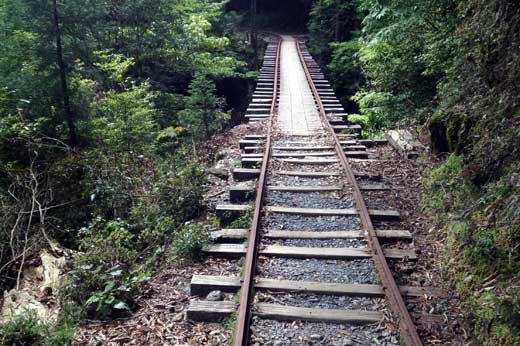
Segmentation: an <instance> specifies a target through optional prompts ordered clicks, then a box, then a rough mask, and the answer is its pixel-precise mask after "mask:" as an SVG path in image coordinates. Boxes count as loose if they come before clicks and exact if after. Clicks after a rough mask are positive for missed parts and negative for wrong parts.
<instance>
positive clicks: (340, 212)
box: [265, 206, 400, 220]
mask: <svg viewBox="0 0 520 346" xmlns="http://www.w3.org/2000/svg"><path fill="white" fill-rule="evenodd" d="M265 210H266V211H268V212H271V213H285V214H301V215H317V216H319V215H330V216H332V215H335V216H352V215H358V214H359V213H358V211H357V209H355V208H345V209H329V208H294V207H279V206H266V207H265ZM368 212H369V214H370V216H372V217H374V218H380V219H386V220H389V219H399V217H400V214H399V212H398V211H396V210H378V209H369V210H368Z"/></svg>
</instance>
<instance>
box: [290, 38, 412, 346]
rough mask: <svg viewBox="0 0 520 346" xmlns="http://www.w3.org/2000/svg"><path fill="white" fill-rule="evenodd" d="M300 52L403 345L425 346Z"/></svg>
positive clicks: (298, 44)
mask: <svg viewBox="0 0 520 346" xmlns="http://www.w3.org/2000/svg"><path fill="white" fill-rule="evenodd" d="M296 48H297V50H298V55H299V57H300V61H301V63H302V66H303V69H304V71H305V76H306V77H307V82H308V83H309V86H310V87H311V89H312V93H313V94H314V98H315V100H316V103H317V105H318V109H319V113H320V117H321V119H322V122H323V124H324V126H325V128H326V129H327V131H328V132H330V134H331V135H332V137H333V138H334V143H335V145H334V146H335V149H336V152H337V154H338V156H339V158H340V161H341V165H342V166H343V168H344V169H345V172H346V174H347V178H348V180H349V182H350V183H351V184H352V187H353V189H354V198H355V201H356V206H357V209H358V211H359V215H360V218H361V223H362V225H363V228H364V229H365V230H366V231H367V234H368V236H367V238H368V243H369V246H370V250H371V251H372V258H373V261H374V264H375V266H376V268H377V270H378V272H379V276H380V277H381V282H382V285H383V289H384V291H385V295H386V297H387V298H388V300H389V302H390V305H391V307H392V310H393V312H394V313H395V314H397V316H398V318H399V327H400V331H401V336H402V338H403V341H404V342H405V344H406V345H407V346H421V345H422V342H421V339H420V338H419V334H418V333H417V328H416V326H415V324H414V322H413V321H412V318H411V316H410V313H409V312H408V309H407V308H406V304H405V303H404V300H403V297H402V296H401V293H400V291H399V287H398V286H397V284H396V282H395V279H394V276H393V275H392V272H391V270H390V267H389V266H388V263H387V261H386V257H385V255H384V252H383V248H382V247H381V244H380V242H379V239H378V237H377V233H376V231H375V229H374V225H373V224H372V220H371V219H370V215H369V213H368V208H367V206H366V203H365V200H364V199H363V195H362V194H361V189H360V188H359V185H358V184H357V181H356V178H355V176H354V172H353V170H352V167H351V165H350V163H349V160H348V158H347V156H346V155H345V152H344V151H343V147H342V146H341V143H340V141H339V138H338V136H337V134H336V133H335V132H334V129H333V128H332V126H331V125H330V123H329V121H328V119H327V115H326V114H325V109H324V108H323V104H322V102H321V98H320V95H319V93H318V90H317V89H316V86H315V85H314V81H313V80H312V77H311V74H310V72H309V69H308V67H307V64H306V62H305V58H304V56H303V53H302V50H301V47H300V41H299V40H298V39H297V38H296Z"/></svg>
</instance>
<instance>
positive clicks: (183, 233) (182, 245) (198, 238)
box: [169, 223, 209, 263]
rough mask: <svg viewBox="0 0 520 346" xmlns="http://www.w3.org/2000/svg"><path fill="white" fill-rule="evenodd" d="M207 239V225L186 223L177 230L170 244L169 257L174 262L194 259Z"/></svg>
mask: <svg viewBox="0 0 520 346" xmlns="http://www.w3.org/2000/svg"><path fill="white" fill-rule="evenodd" d="M208 241H209V229H208V226H206V225H203V224H200V223H188V224H186V225H185V226H184V227H182V228H181V229H179V230H178V232H177V234H176V236H175V239H174V240H173V242H172V245H171V246H170V251H169V257H170V259H171V260H172V261H173V262H175V263H181V262H183V261H186V260H192V259H195V258H197V257H198V256H200V254H201V250H202V248H203V246H204V245H206V244H207V243H208Z"/></svg>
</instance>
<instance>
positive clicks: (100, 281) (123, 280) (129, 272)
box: [64, 218, 147, 318]
mask: <svg viewBox="0 0 520 346" xmlns="http://www.w3.org/2000/svg"><path fill="white" fill-rule="evenodd" d="M81 233H82V235H83V239H82V241H81V245H80V249H81V250H84V251H85V254H84V255H82V256H79V257H78V258H77V259H76V261H75V264H74V270H73V271H71V273H70V275H69V282H68V283H67V285H66V287H65V290H64V291H65V295H66V297H67V298H68V299H71V300H72V301H75V302H77V303H78V304H80V305H82V306H86V308H87V315H88V316H91V317H98V318H107V317H110V316H118V315H122V314H124V313H126V312H128V311H129V310H131V309H132V308H133V306H134V301H133V298H134V296H135V294H136V293H137V289H138V284H139V283H141V282H143V281H145V280H146V279H147V276H146V274H144V273H139V272H136V271H135V270H134V268H133V265H134V264H135V263H136V261H137V259H138V253H139V251H140V250H142V245H141V244H139V242H138V239H139V238H138V235H137V234H136V232H135V230H132V229H131V227H130V226H129V225H128V224H127V223H126V222H125V221H122V220H114V221H108V222H107V221H104V220H103V219H101V218H97V219H96V220H95V221H94V222H93V223H92V224H90V225H89V227H86V228H84V229H83V230H82V231H81Z"/></svg>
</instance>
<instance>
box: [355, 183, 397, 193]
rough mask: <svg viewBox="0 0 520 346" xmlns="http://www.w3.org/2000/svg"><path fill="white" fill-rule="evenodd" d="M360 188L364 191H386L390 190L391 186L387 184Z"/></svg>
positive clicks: (360, 186) (363, 185)
mask: <svg viewBox="0 0 520 346" xmlns="http://www.w3.org/2000/svg"><path fill="white" fill-rule="evenodd" d="M359 188H360V189H361V190H363V191H384V190H390V186H388V185H385V184H360V185H359Z"/></svg>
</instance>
